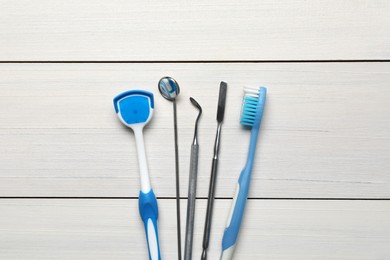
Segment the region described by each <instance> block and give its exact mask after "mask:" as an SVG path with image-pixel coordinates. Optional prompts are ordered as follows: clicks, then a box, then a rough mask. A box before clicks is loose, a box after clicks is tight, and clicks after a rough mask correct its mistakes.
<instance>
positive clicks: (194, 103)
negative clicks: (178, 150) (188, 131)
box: [190, 97, 202, 144]
mask: <svg viewBox="0 0 390 260" xmlns="http://www.w3.org/2000/svg"><path fill="white" fill-rule="evenodd" d="M190 101H191V103H192V105H193V106H194V107H196V108H197V109H198V111H199V113H198V117H197V118H196V121H195V133H194V141H193V144H196V143H197V138H198V123H199V118H200V116H201V115H202V107H201V106H200V105H199V103H198V102H197V101H196V100H195V99H194V98H192V97H190Z"/></svg>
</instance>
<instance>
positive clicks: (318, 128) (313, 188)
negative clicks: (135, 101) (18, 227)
mask: <svg viewBox="0 0 390 260" xmlns="http://www.w3.org/2000/svg"><path fill="white" fill-rule="evenodd" d="M389 68H390V65H389V64H388V63H356V64H345V63H343V64H337V63H335V64H330V63H325V64H77V65H76V64H55V65H54V64H46V65H44V64H43V65H42V64H23V65H22V64H2V65H1V66H0V78H1V79H2V80H1V82H0V143H1V144H2V145H1V146H0V179H1V182H0V195H1V196H70V197H72V196H103V197H106V196H130V197H135V196H137V195H138V190H139V178H138V165H137V160H136V150H135V144H134V138H133V135H132V133H131V131H129V130H127V129H126V128H124V127H122V125H121V124H120V122H119V120H118V118H117V117H116V115H115V113H114V110H113V105H112V98H113V97H114V96H115V95H117V94H119V93H121V92H122V91H125V90H128V89H132V88H141V89H146V90H150V91H153V92H154V93H155V94H156V95H155V101H156V110H155V115H154V118H153V120H152V122H151V123H150V125H149V127H148V128H147V130H146V147H147V153H148V160H149V166H150V175H151V181H152V184H153V185H154V188H155V191H156V194H157V195H158V196H164V197H171V196H174V194H175V191H174V159H173V158H174V152H173V151H174V150H173V148H174V146H173V120H172V104H171V103H169V102H168V101H166V100H164V99H163V98H162V97H161V96H160V95H159V93H158V91H157V87H156V84H157V81H158V79H159V78H160V77H161V76H162V75H172V76H173V77H175V78H176V79H177V80H178V82H179V83H180V84H181V90H182V92H181V94H180V98H179V100H178V111H179V112H178V116H179V142H180V143H179V149H180V170H181V171H180V173H181V187H182V190H181V191H182V193H181V194H182V196H186V195H187V184H188V171H189V156H190V144H191V141H192V136H193V125H194V121H195V118H196V115H197V113H196V110H195V108H193V107H192V106H191V104H190V102H189V101H188V98H189V97H190V96H193V97H195V98H196V99H197V100H198V101H199V103H200V104H201V105H202V106H203V108H204V114H203V117H202V118H201V121H200V130H199V142H200V157H199V178H198V196H200V197H205V196H207V190H208V182H209V174H210V169H211V158H212V149H213V143H214V137H215V130H216V120H215V116H216V105H217V96H218V86H219V81H220V80H225V81H227V82H228V83H229V89H228V98H227V109H226V116H225V122H224V126H223V131H222V147H221V156H220V166H219V173H218V175H219V176H218V183H217V193H216V195H217V196H218V197H231V196H232V195H233V192H234V186H235V183H236V180H237V178H238V175H239V173H240V171H241V169H242V167H243V165H244V163H245V158H246V152H247V147H248V140H249V131H247V130H244V129H242V128H241V127H240V125H239V124H238V120H239V116H240V109H241V99H242V85H243V84H249V85H255V86H256V85H258V84H262V85H265V86H267V87H268V91H269V92H268V100H267V105H266V111H265V115H264V121H263V126H262V131H261V134H260V138H259V145H258V152H257V156H256V163H255V166H254V172H253V182H252V188H251V191H250V194H249V195H250V197H269V198H272V197H278V198H314V197H322V198H349V197H352V198H389V197H390V175H389V174H388V173H389V168H390V136H389V135H390V117H389V114H390V102H389V98H390V89H389V88H388V85H389V83H390V74H389Z"/></svg>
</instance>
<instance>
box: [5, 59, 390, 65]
mask: <svg viewBox="0 0 390 260" xmlns="http://www.w3.org/2000/svg"><path fill="white" fill-rule="evenodd" d="M380 62H390V60H389V59H356V60H173V61H172V60H170V61H166V60H144V61H137V60H124V61H115V60H107V61H104V60H96V61H94V60H84V61H77V60H75V61H73V60H62V61H56V60H41V61H31V60H20V61H18V60H16V61H0V64H19V63H20V64H25V63H27V64H47V63H53V64H61V63H66V64H72V63H74V64H83V63H86V64H99V63H113V64H115V63H125V64H126V63H130V64H131V63H134V64H136V63H140V64H144V63H150V64H154V63H172V64H175V63H380Z"/></svg>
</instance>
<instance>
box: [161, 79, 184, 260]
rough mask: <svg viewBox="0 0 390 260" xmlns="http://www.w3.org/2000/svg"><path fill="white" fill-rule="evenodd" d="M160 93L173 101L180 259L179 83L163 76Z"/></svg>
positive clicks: (179, 250) (179, 249) (179, 254)
mask: <svg viewBox="0 0 390 260" xmlns="http://www.w3.org/2000/svg"><path fill="white" fill-rule="evenodd" d="M158 90H159V91H160V93H161V95H162V96H163V97H164V98H165V99H167V100H169V101H172V103H173V129H174V132H175V172H176V221H177V224H176V225H177V251H178V260H181V259H182V258H181V225H180V222H181V220H180V180H179V145H178V133H177V113H176V97H177V95H179V93H180V88H179V84H178V83H177V81H176V80H174V79H173V78H171V77H163V78H161V79H160V80H159V81H158Z"/></svg>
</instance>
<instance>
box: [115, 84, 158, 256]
mask: <svg viewBox="0 0 390 260" xmlns="http://www.w3.org/2000/svg"><path fill="white" fill-rule="evenodd" d="M114 107H115V111H116V113H117V114H118V116H119V119H120V120H121V121H122V123H123V124H124V125H126V126H127V127H130V128H131V129H133V132H134V135H135V141H136V144H137V151H138V164H139V170H140V177H141V191H140V193H139V204H138V206H139V212H140V215H141V218H142V221H143V222H144V226H145V232H146V240H147V242H148V251H149V259H150V260H161V254H160V245H159V241H158V229H157V218H158V208H157V200H156V196H155V195H154V192H153V189H152V187H151V185H150V181H149V173H148V165H147V161H146V153H145V145H144V137H143V129H144V126H145V125H146V124H147V123H148V122H149V121H150V119H151V118H152V116H153V109H154V100H153V94H152V93H150V92H147V91H143V90H131V91H127V92H124V93H122V94H119V95H118V96H116V97H115V98H114Z"/></svg>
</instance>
